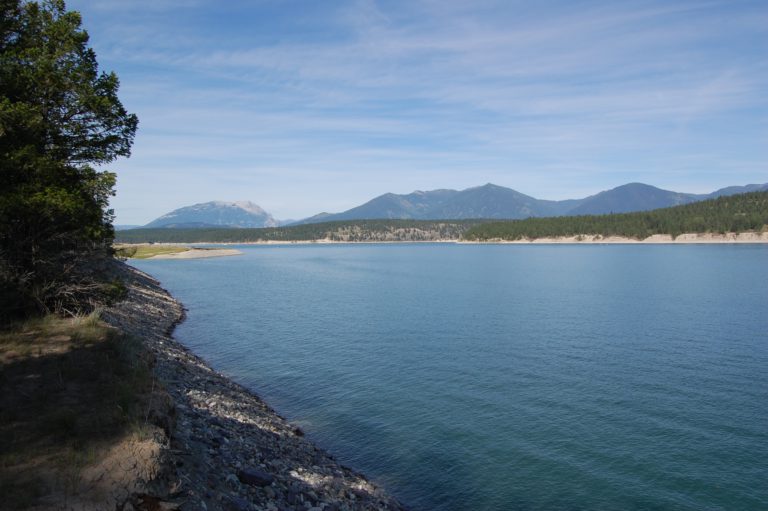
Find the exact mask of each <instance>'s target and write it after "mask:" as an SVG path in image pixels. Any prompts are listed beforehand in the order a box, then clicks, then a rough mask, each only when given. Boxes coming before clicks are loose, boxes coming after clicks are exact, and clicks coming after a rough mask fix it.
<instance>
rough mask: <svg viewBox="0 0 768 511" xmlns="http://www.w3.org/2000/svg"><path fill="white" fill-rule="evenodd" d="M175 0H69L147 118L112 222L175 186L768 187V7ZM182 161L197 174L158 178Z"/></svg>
mask: <svg viewBox="0 0 768 511" xmlns="http://www.w3.org/2000/svg"><path fill="white" fill-rule="evenodd" d="M181 3H182V2H178V1H174V0H153V1H152V2H149V1H144V0H141V1H139V2H106V1H105V2H85V0H77V1H70V5H71V6H72V7H75V8H78V9H80V10H82V11H83V12H84V15H85V24H86V27H87V28H88V29H89V31H90V32H91V33H92V35H93V44H94V46H95V47H96V49H97V51H98V54H99V57H100V60H101V62H102V63H103V64H104V66H105V67H108V68H114V69H116V70H117V71H118V73H119V75H120V76H121V78H122V80H123V95H124V96H123V97H124V98H125V102H126V104H127V105H128V106H129V107H130V108H133V109H134V110H136V111H138V113H139V114H140V118H141V133H140V136H139V139H138V141H137V147H136V148H135V150H134V155H135V156H134V158H133V159H132V160H130V161H129V162H127V163H122V164H120V167H121V168H123V169H125V171H124V172H121V185H120V190H119V191H120V195H119V196H118V198H117V199H116V201H115V205H116V207H117V209H118V214H120V211H121V208H122V207H125V208H126V209H125V210H126V211H128V210H129V209H130V208H133V207H134V206H133V204H135V203H136V201H146V202H147V203H150V202H153V203H154V201H155V200H158V201H159V197H160V196H161V195H162V196H164V197H168V196H169V195H173V196H174V197H175V200H176V201H177V202H179V203H183V202H184V201H186V200H188V199H189V200H191V198H192V197H193V196H194V197H200V196H202V195H203V194H205V193H208V194H214V193H215V194H217V195H216V196H215V197H214V196H210V197H209V198H210V199H213V198H230V197H233V194H235V193H236V194H237V196H236V197H233V198H240V197H242V198H250V199H252V200H254V201H256V202H259V203H262V205H263V206H265V207H268V206H269V204H267V202H268V201H269V200H270V198H272V199H274V203H275V204H279V205H280V206H279V208H280V209H279V210H277V211H275V212H276V213H277V214H278V216H293V217H298V216H302V215H309V214H312V213H314V212H317V211H319V210H327V209H332V208H331V207H326V206H325V205H324V204H333V205H337V206H339V207H348V206H353V205H355V204H357V203H359V202H361V201H363V200H367V199H369V198H370V196H371V194H376V193H382V192H384V191H389V190H396V191H407V187H408V186H412V185H413V186H418V187H421V188H430V187H445V186H456V187H460V186H469V185H476V184H481V183H483V182H486V181H491V180H493V181H497V182H499V184H503V185H507V186H512V187H515V188H520V189H521V190H522V191H525V192H526V193H531V194H534V195H537V196H541V197H545V198H547V197H552V198H555V197H560V198H562V197H563V195H564V194H567V193H571V192H573V191H574V190H576V189H583V190H588V192H589V193H594V192H596V191H599V190H600V189H603V188H605V187H608V186H613V185H616V184H620V183H617V182H616V179H617V178H620V179H627V180H639V181H648V182H652V184H657V185H661V186H671V185H672V184H674V185H675V186H682V187H683V188H684V189H685V188H686V187H685V186H684V185H686V184H687V185H688V187H687V188H688V189H693V188H700V187H702V186H708V185H710V186H711V187H713V188H714V187H717V186H720V185H725V184H733V183H740V182H745V181H759V180H761V178H762V181H768V178H766V177H765V176H766V168H765V165H766V163H768V144H766V140H768V128H767V127H766V122H765V119H766V118H768V116H767V115H766V114H768V98H767V97H766V96H765V94H764V91H765V90H766V89H767V88H768V57H766V55H768V23H766V22H767V21H768V6H765V5H763V4H762V3H760V2H750V1H734V2H717V1H716V2H708V3H702V2H675V3H673V4H670V3H668V2H655V1H644V2H630V3H620V4H617V3H614V2H596V1H587V2H579V3H572V2H554V3H547V4H546V5H544V4H532V3H530V2H502V1H491V0H482V1H477V2H471V3H468V2H463V1H452V0H442V1H433V0H413V1H409V2H386V3H384V2H377V1H374V0H355V1H348V2H335V3H333V4H332V5H331V4H326V3H317V4H315V3H306V2H274V1H269V0H264V1H262V2H255V3H254V2H240V1H238V2H232V3H229V2H228V3H227V5H226V7H225V6H223V5H222V4H219V3H214V2H206V1H202V0H200V1H196V2H183V4H184V6H183V7H182V6H181V5H180V4H181ZM206 20H213V21H211V22H209V23H206ZM217 23H218V25H217ZM696 155H706V157H702V156H696ZM691 162H695V164H692V163H691ZM729 162H730V163H729ZM742 162H749V163H748V164H743V163H742ZM148 166H151V167H152V169H153V172H152V174H151V175H150V174H148V173H147V172H144V171H143V170H142V169H145V168H147V167H148ZM184 166H186V167H188V168H189V167H194V168H195V173H196V175H197V176H199V178H195V179H192V180H189V181H188V182H186V183H185V184H183V185H179V184H178V183H177V185H176V186H175V187H170V184H168V183H169V181H168V180H167V179H164V178H161V177H160V175H161V174H163V173H169V174H171V175H173V176H176V170H175V169H177V168H180V167H184ZM352 169H354V170H352ZM441 169H442V170H441ZM223 174H226V176H227V178H228V179H227V180H226V181H227V182H232V183H237V184H236V185H232V186H228V185H226V183H225V184H215V183H217V182H218V181H217V180H219V179H220V178H219V177H217V176H220V175H223ZM132 176H140V178H139V177H137V178H136V181H137V182H135V183H134V181H133V180H134V177H132ZM139 179H141V180H144V181H145V182H146V180H149V181H150V182H153V183H158V184H157V186H151V187H145V188H151V189H152V190H154V192H153V193H156V197H154V198H153V197H150V196H148V195H147V194H146V193H147V192H145V194H144V195H142V196H140V197H137V196H134V195H133V194H134V193H135V192H134V190H138V189H140V188H141V186H140V184H139V183H138V180H139ZM206 179H207V182H206ZM340 179H343V180H345V182H344V183H343V184H341V183H339V180H340ZM172 181H173V180H170V182H172ZM221 181H222V183H223V182H224V181H225V180H221ZM206 183H207V184H206ZM211 183H214V184H211ZM244 183H252V184H251V185H244ZM305 183H306V186H303V184H305ZM246 186H252V190H253V192H252V193H245V195H248V196H247V197H243V195H244V191H247V190H244V187H246ZM169 187H170V188H169ZM404 188H405V189H404ZM523 188H526V189H523ZM340 190H343V192H340ZM697 191H698V190H697ZM286 197H291V198H293V202H292V201H291V200H289V199H288V198H286ZM164 200H167V199H164ZM324 201H325V202H324ZM291 203H293V204H294V206H293V207H288V206H287V204H291ZM158 208H159V209H167V208H166V207H165V205H159V206H157V208H155V209H158ZM147 211H148V212H147V218H143V219H133V220H131V221H144V220H148V219H149V218H148V217H151V216H154V215H155V213H158V214H159V213H160V212H162V211H159V212H158V211H156V210H153V208H152V207H148V208H147ZM121 220H122V218H121ZM127 220H129V219H126V221H127Z"/></svg>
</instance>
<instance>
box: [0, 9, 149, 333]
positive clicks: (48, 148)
mask: <svg viewBox="0 0 768 511" xmlns="http://www.w3.org/2000/svg"><path fill="white" fill-rule="evenodd" d="M0 5H2V7H0V16H2V19H0V176H1V177H0V179H1V180H2V187H1V188H0V293H2V295H1V297H0V300H2V303H1V304H0V305H2V307H3V310H5V311H9V310H13V309H16V310H17V311H23V310H25V309H27V308H28V307H29V306H34V307H35V308H37V309H40V310H45V309H50V308H51V307H55V306H57V305H58V306H60V305H61V304H62V303H63V301H72V299H76V298H77V297H76V296H74V294H73V293H72V289H73V287H72V286H71V284H72V280H73V279H74V278H75V276H77V275H80V273H79V272H78V271H76V270H77V268H78V267H82V266H83V261H86V260H88V259H92V258H93V257H96V256H98V255H99V254H104V253H105V251H106V250H108V247H109V245H110V243H111V240H112V238H113V235H114V232H113V230H112V225H111V222H112V218H113V213H112V211H111V210H109V209H108V201H109V198H110V197H111V196H112V195H113V194H114V192H113V187H114V184H115V176H114V174H112V173H110V172H105V171H98V170H96V168H95V167H97V166H100V165H104V164H107V163H110V162H112V161H114V160H115V159H116V158H118V157H121V156H125V157H127V156H129V155H130V148H131V145H132V143H133V139H134V135H135V133H136V128H137V125H138V120H137V118H136V116H135V115H133V114H129V113H128V112H127V111H126V110H125V108H124V107H123V105H122V103H121V102H120V100H119V98H118V97H117V91H118V86H119V82H118V79H117V76H116V75H115V74H114V73H104V72H100V71H99V69H98V64H97V61H96V55H95V53H94V51H93V50H92V49H91V48H89V47H88V34H87V32H85V31H84V30H83V29H82V28H81V17H80V14H79V13H77V12H71V11H67V10H66V6H65V4H64V2H63V0H46V1H43V2H40V3H39V2H22V1H21V0H2V4H0ZM75 294H76V293H75ZM0 319H2V318H0Z"/></svg>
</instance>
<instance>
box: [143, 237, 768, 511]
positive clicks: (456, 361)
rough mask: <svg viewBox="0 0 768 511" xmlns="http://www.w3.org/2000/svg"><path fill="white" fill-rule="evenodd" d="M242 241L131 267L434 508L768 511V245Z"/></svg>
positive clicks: (307, 424) (273, 392)
mask: <svg viewBox="0 0 768 511" xmlns="http://www.w3.org/2000/svg"><path fill="white" fill-rule="evenodd" d="M239 248H241V250H243V252H244V255H242V256H237V257H227V258H219V259H201V260H186V261H181V260H180V261H168V260H158V261H134V262H132V264H133V265H135V266H136V267H138V268H140V269H142V270H144V271H147V272H148V273H150V274H152V275H154V276H155V277H157V278H158V279H159V280H160V281H161V282H162V284H163V285H164V286H165V287H166V288H167V289H168V290H169V291H171V293H173V294H174V295H175V296H176V297H178V298H179V299H180V300H181V301H182V302H183V303H184V304H185V306H186V307H188V309H189V312H188V318H187V320H186V322H185V323H183V324H182V325H180V326H179V328H178V329H177V331H176V337H177V338H178V339H179V340H180V341H181V342H183V343H184V344H186V345H187V346H189V347H190V348H192V349H193V350H194V351H195V352H196V353H198V354H199V355H201V356H202V357H204V358H205V359H206V360H208V361H209V362H210V363H211V365H212V366H213V367H214V368H216V369H217V370H219V371H221V372H223V373H225V374H228V375H230V376H232V377H233V378H234V379H236V380H237V381H239V382H240V383H242V384H244V385H246V386H248V387H250V388H251V389H253V390H255V391H256V392H257V393H258V394H259V395H261V396H262V397H263V398H264V399H265V400H266V401H267V402H268V403H270V404H271V405H272V406H273V407H274V408H276V409H277V410H278V411H279V412H280V413H281V414H282V415H284V416H286V417H287V418H289V419H290V420H292V421H294V422H295V423H297V424H299V425H301V426H302V428H303V429H304V430H305V431H306V433H307V435H308V436H309V437H310V438H311V439H313V440H314V441H316V442H317V443H318V444H320V445H321V446H323V447H325V448H327V449H328V450H330V451H331V452H332V453H333V454H334V455H336V457H337V458H338V459H339V460H341V461H342V462H344V463H345V464H348V465H351V466H353V467H355V468H357V469H359V470H362V471H363V472H364V473H366V474H367V475H368V476H369V477H370V478H372V479H374V480H376V481H378V482H380V483H382V484H383V485H384V486H385V487H386V488H387V489H388V490H390V492H391V493H393V494H395V495H396V496H397V497H399V498H400V500H402V501H403V502H404V503H406V504H407V505H409V506H411V507H413V508H415V509H440V510H465V509H503V510H506V509H510V510H542V509H545V510H573V511H575V510H591V509H601V510H635V509H637V510H640V509H643V510H654V509H659V510H661V509H664V510H666V509H679V510H756V509H768V246H735V245H707V246H670V245H660V246H649V245H644V246H631V245H562V246H527V245H526V246H514V245H453V244H434V245H433V244H423V245H422V244H411V245H405V244H403V245H390V244H387V245H330V246H317V245H288V246H255V247H254V246H251V247H239Z"/></svg>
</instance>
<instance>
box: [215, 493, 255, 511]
mask: <svg viewBox="0 0 768 511" xmlns="http://www.w3.org/2000/svg"><path fill="white" fill-rule="evenodd" d="M221 508H222V509H223V510H224V511H248V510H249V509H251V505H250V504H249V503H248V501H247V500H245V499H244V498H241V497H237V496H235V495H231V496H229V497H225V498H224V500H223V502H222V506H221Z"/></svg>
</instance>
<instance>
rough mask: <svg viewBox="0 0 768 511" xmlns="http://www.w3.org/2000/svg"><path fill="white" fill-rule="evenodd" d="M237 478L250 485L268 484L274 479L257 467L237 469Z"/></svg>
mask: <svg viewBox="0 0 768 511" xmlns="http://www.w3.org/2000/svg"><path fill="white" fill-rule="evenodd" d="M237 478H238V479H239V480H240V482H241V483H243V484H249V485H251V486H269V485H270V484H272V482H273V481H274V480H275V478H274V477H272V476H271V475H270V474H268V473H266V472H264V471H263V470H259V469H257V468H246V469H242V470H238V471H237Z"/></svg>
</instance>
